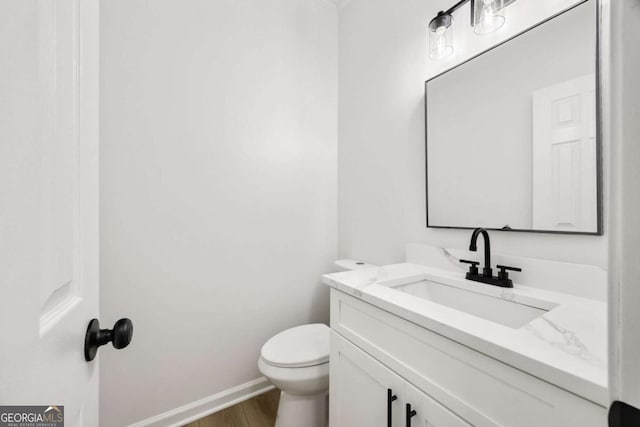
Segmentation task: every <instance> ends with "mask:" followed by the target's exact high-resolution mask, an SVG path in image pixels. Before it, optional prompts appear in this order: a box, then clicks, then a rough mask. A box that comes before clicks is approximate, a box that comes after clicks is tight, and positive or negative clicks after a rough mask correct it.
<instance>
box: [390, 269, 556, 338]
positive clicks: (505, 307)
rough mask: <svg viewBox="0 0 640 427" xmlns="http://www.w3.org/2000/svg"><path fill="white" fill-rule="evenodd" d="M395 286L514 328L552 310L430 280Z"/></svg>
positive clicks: (401, 290)
mask: <svg viewBox="0 0 640 427" xmlns="http://www.w3.org/2000/svg"><path fill="white" fill-rule="evenodd" d="M393 289H395V290H397V291H400V292H404V293H406V294H409V295H414V296H416V297H418V298H423V299H426V300H429V301H433V302H435V303H437V304H441V305H445V306H447V307H450V308H453V309H454V310H459V311H462V312H465V313H468V314H471V315H473V316H477V317H480V318H483V319H486V320H490V321H492V322H496V323H500V324H502V325H505V326H508V327H510V328H514V329H518V328H521V327H522V326H524V325H526V324H528V323H530V322H532V321H533V320H535V319H537V318H538V317H540V316H542V315H543V314H545V313H546V312H547V311H549V308H546V309H545V308H542V307H534V306H532V305H528V304H522V303H518V302H514V301H508V300H504V299H501V298H498V297H494V296H490V295H485V294H482V293H477V292H473V291H469V290H466V289H461V288H458V287H455V286H450V285H445V284H442V283H437V282H433V281H430V280H420V281H418V282H412V283H408V284H404V285H400V286H394V287H393Z"/></svg>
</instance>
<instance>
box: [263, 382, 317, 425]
mask: <svg viewBox="0 0 640 427" xmlns="http://www.w3.org/2000/svg"><path fill="white" fill-rule="evenodd" d="M328 397H329V394H328V392H323V393H321V394H317V395H311V396H296V395H292V394H289V393H285V392H283V391H282V392H280V404H279V406H278V416H277V418H276V425H275V427H327V425H328V424H329V416H328V415H329V406H328Z"/></svg>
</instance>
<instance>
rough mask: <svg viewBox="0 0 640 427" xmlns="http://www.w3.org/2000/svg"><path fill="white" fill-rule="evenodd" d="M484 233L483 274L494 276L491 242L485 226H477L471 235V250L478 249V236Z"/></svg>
mask: <svg viewBox="0 0 640 427" xmlns="http://www.w3.org/2000/svg"><path fill="white" fill-rule="evenodd" d="M480 234H482V238H483V240H484V267H483V268H482V275H483V276H484V277H492V276H493V271H491V242H489V233H488V232H487V230H485V229H484V228H476V229H475V230H473V234H472V235H471V243H469V250H470V251H472V252H475V251H477V250H478V246H477V242H478V236H479V235H480Z"/></svg>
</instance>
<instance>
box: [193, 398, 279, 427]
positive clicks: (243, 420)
mask: <svg viewBox="0 0 640 427" xmlns="http://www.w3.org/2000/svg"><path fill="white" fill-rule="evenodd" d="M279 399H280V390H277V389H276V390H272V391H270V392H267V393H265V394H261V395H260V396H256V397H254V398H253V399H250V400H247V401H245V402H242V403H239V404H237V405H235V406H231V407H230V408H227V409H224V410H222V411H220V412H217V413H215V414H212V415H209V416H208V417H206V418H202V419H200V420H198V421H194V422H192V423H190V424H187V425H186V426H184V427H273V425H274V424H275V423H276V413H277V412H278V401H279Z"/></svg>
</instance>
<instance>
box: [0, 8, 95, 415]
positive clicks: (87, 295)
mask: <svg viewBox="0 0 640 427" xmlns="http://www.w3.org/2000/svg"><path fill="white" fill-rule="evenodd" d="M98 14H99V4H98V1H97V0H55V1H53V0H51V1H2V2H0V58H2V59H1V60H0V61H1V62H2V65H1V66H0V94H1V95H0V199H1V200H2V201H1V202H0V337H2V344H0V404H1V405H10V406H14V405H38V406H41V405H44V406H43V408H42V409H37V411H38V412H36V413H35V415H38V416H43V417H46V418H48V419H49V420H51V421H55V420H59V419H60V418H62V417H63V416H64V425H65V426H67V427H75V426H87V427H89V426H97V425H98V366H97V363H96V362H94V363H87V362H86V361H85V360H84V354H83V345H84V338H85V331H86V328H87V323H88V322H89V320H90V319H91V318H92V317H96V316H97V315H98V50H99V43H98V33H99V19H98V17H99V15H98ZM61 406H64V408H62V407H61ZM39 411H42V412H39ZM63 411H64V414H63ZM18 412H21V411H18ZM28 413H30V414H32V413H33V412H31V410H29V411H28ZM16 424H19V423H16ZM36 424H37V423H36Z"/></svg>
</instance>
